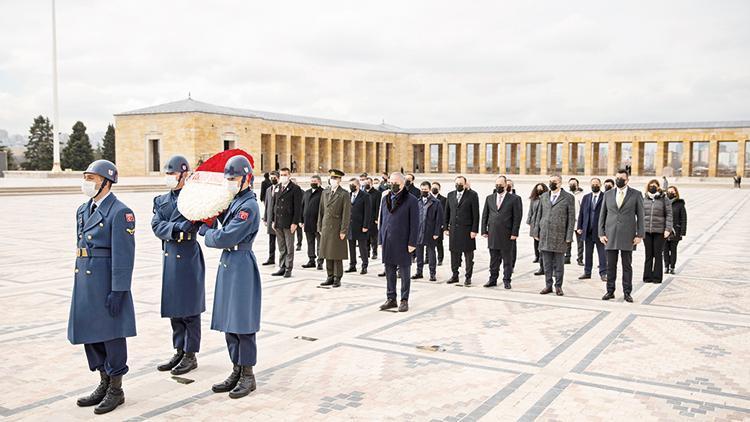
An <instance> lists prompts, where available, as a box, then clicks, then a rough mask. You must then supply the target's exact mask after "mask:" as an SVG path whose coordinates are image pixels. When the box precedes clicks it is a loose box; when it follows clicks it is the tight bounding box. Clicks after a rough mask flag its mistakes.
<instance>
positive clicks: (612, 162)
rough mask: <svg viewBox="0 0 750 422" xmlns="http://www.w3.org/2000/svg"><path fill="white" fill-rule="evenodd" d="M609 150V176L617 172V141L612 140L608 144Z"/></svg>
mask: <svg viewBox="0 0 750 422" xmlns="http://www.w3.org/2000/svg"><path fill="white" fill-rule="evenodd" d="M607 145H609V146H608V147H607V149H608V150H609V153H608V154H607V176H610V175H613V174H615V171H617V144H616V143H615V141H613V140H610V141H609V142H607Z"/></svg>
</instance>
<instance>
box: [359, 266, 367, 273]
mask: <svg viewBox="0 0 750 422" xmlns="http://www.w3.org/2000/svg"><path fill="white" fill-rule="evenodd" d="M359 273H360V274H367V268H364V267H363V268H362V271H360V272H359Z"/></svg>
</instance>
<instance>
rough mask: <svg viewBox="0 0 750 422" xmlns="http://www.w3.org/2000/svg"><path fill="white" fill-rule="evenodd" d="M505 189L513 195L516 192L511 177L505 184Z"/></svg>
mask: <svg viewBox="0 0 750 422" xmlns="http://www.w3.org/2000/svg"><path fill="white" fill-rule="evenodd" d="M505 190H506V191H507V192H508V193H512V194H513V195H515V194H516V189H515V188H514V187H513V181H512V180H510V179H508V180H507V184H506V185H505Z"/></svg>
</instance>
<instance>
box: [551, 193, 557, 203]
mask: <svg viewBox="0 0 750 422" xmlns="http://www.w3.org/2000/svg"><path fill="white" fill-rule="evenodd" d="M555 202H557V195H552V203H553V204H554V203H555Z"/></svg>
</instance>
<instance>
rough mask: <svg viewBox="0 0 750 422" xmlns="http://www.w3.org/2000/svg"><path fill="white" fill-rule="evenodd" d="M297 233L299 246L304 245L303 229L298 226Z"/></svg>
mask: <svg viewBox="0 0 750 422" xmlns="http://www.w3.org/2000/svg"><path fill="white" fill-rule="evenodd" d="M295 235H296V236H297V247H298V248H301V247H302V229H300V228H299V227H297V230H296V231H295Z"/></svg>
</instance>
